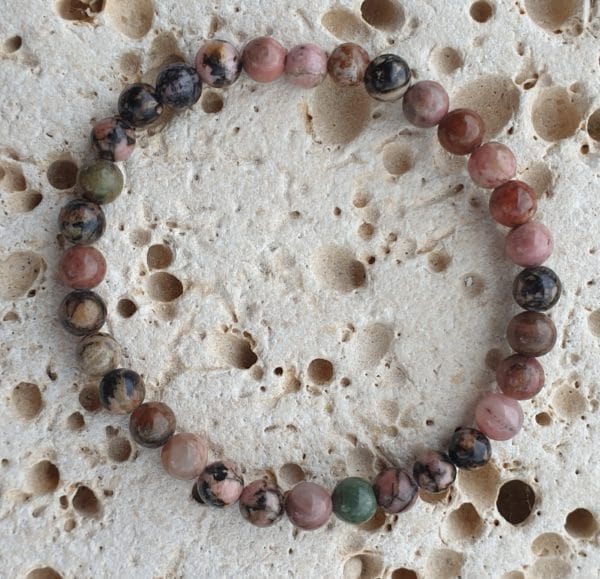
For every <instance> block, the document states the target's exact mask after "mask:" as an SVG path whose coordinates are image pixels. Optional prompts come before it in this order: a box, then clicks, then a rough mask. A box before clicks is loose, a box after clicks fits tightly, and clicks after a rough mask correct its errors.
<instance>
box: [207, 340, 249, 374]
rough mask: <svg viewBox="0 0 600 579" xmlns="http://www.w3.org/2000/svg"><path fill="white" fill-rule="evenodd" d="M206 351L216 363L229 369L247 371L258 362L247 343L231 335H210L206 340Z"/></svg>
mask: <svg viewBox="0 0 600 579" xmlns="http://www.w3.org/2000/svg"><path fill="white" fill-rule="evenodd" d="M207 350H208V353H209V355H211V356H212V357H213V358H215V359H216V361H217V363H219V364H222V365H224V366H228V367H230V368H238V369H240V370H247V369H248V368H251V367H252V366H254V364H256V362H257V361H258V357H257V355H256V354H255V353H254V352H253V351H252V347H251V346H250V344H249V343H248V341H247V340H245V339H244V338H239V337H238V336H234V335H233V334H231V333H213V334H210V335H209V336H208V339H207Z"/></svg>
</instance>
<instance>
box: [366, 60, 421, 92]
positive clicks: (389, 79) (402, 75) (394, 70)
mask: <svg viewBox="0 0 600 579" xmlns="http://www.w3.org/2000/svg"><path fill="white" fill-rule="evenodd" d="M410 79H411V72H410V67H409V66H408V63H407V62H406V61H405V60H404V59H403V58H400V57H399V56H396V55H395V54H381V55H379V56H378V57H376V58H374V59H373V60H372V61H371V62H370V63H369V66H368V67H367V70H366V71H365V88H366V89H367V92H368V93H369V95H370V96H372V97H373V98H374V99H376V100H378V101H383V102H391V101H397V100H399V99H401V98H402V97H403V96H404V95H405V94H406V91H407V90H408V89H409V87H410Z"/></svg>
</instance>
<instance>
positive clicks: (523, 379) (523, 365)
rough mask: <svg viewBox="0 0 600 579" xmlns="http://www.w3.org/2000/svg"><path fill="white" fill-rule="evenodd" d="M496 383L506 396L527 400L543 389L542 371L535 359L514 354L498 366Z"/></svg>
mask: <svg viewBox="0 0 600 579" xmlns="http://www.w3.org/2000/svg"><path fill="white" fill-rule="evenodd" d="M496 382H498V386H499V387H500V390H502V393H503V394H505V395H506V396H508V397H510V398H514V399H515V400H529V399H530V398H533V397H534V396H535V395H536V394H537V393H538V392H539V391H540V390H541V389H542V388H543V387H544V369H543V368H542V365H541V364H540V363H539V362H538V361H537V360H536V359H535V358H529V357H528V356H520V355H519V354H514V355H513V356H509V357H508V358H505V359H504V360H502V362H500V364H498V367H497V368H496Z"/></svg>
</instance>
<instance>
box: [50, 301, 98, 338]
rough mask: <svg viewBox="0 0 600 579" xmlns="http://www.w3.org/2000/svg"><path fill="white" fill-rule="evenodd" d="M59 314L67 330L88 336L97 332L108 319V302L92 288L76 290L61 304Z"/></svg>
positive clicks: (77, 334) (76, 334)
mask: <svg viewBox="0 0 600 579" xmlns="http://www.w3.org/2000/svg"><path fill="white" fill-rule="evenodd" d="M58 316H59V319H60V323H61V324H62V326H63V328H64V329H65V330H67V332H69V333H71V334H74V335H75V336H87V335H88V334H94V333H95V332H97V331H98V330H99V329H100V328H101V327H102V326H103V325H104V322H105V321H106V304H105V303H104V301H103V300H102V298H101V297H100V296H99V295H98V294H96V293H94V292H93V291H90V290H75V291H72V292H71V293H70V294H67V295H66V296H65V298H64V299H63V301H62V303H61V304H60V307H59V311H58Z"/></svg>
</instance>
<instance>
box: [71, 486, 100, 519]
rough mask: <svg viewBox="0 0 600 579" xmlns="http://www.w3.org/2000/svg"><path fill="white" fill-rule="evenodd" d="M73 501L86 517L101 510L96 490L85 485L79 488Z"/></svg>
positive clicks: (79, 511) (78, 510)
mask: <svg viewBox="0 0 600 579" xmlns="http://www.w3.org/2000/svg"><path fill="white" fill-rule="evenodd" d="M71 502H72V504H73V508H74V509H75V510H76V511H77V512H78V513H79V514H80V515H82V516H84V517H93V516H94V515H97V514H98V513H99V512H100V501H99V500H98V498H97V497H96V495H95V493H94V491H93V490H92V489H90V488H89V487H86V486H85V485H82V486H80V487H79V488H78V489H77V491H76V492H75V495H74V496H73V500H72V501H71Z"/></svg>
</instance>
